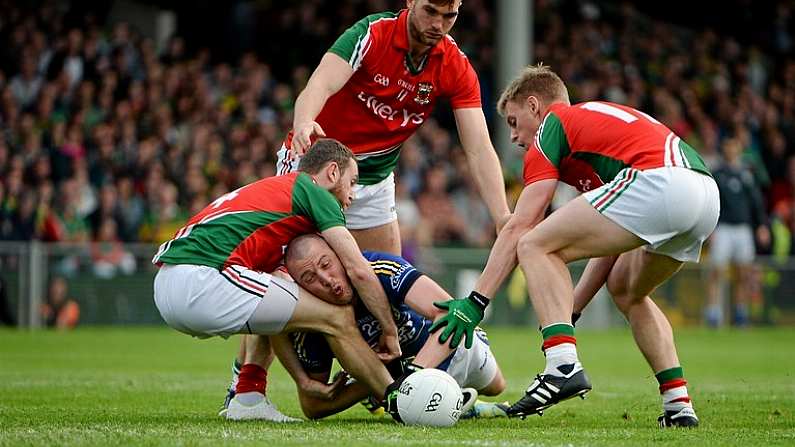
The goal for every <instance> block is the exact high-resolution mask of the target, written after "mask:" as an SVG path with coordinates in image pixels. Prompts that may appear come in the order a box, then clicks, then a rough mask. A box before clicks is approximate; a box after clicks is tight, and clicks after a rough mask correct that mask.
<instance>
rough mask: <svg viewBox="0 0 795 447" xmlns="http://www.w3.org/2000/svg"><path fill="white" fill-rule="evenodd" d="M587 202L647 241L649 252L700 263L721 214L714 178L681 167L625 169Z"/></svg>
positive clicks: (589, 197) (589, 194)
mask: <svg viewBox="0 0 795 447" xmlns="http://www.w3.org/2000/svg"><path fill="white" fill-rule="evenodd" d="M583 197H585V199H586V200H587V201H588V202H589V203H590V204H591V205H593V207H594V208H595V209H596V210H597V211H599V212H600V213H602V215H604V216H605V217H607V218H608V219H610V220H612V221H613V222H615V223H617V224H618V225H620V226H621V227H623V228H625V229H626V230H627V231H629V232H631V233H633V234H635V235H636V236H638V237H639V238H641V239H643V240H645V241H646V242H648V246H647V248H646V249H647V250H648V251H651V252H654V253H659V254H663V255H666V256H669V257H671V258H674V259H676V260H678V261H683V262H685V261H689V262H698V260H699V257H700V255H701V246H702V245H703V243H704V241H705V240H706V239H707V238H708V237H709V235H710V234H711V233H712V230H714V229H715V225H716V224H717V223H718V215H719V214H720V196H719V195H718V186H717V185H716V184H715V181H714V180H713V179H712V177H709V176H707V175H704V174H701V173H699V172H696V171H693V170H690V169H687V168H681V167H665V168H656V169H647V170H644V171H640V170H637V169H632V168H626V169H624V170H622V171H621V172H619V173H618V175H616V177H615V178H614V179H613V180H612V181H611V182H609V183H607V184H605V185H602V186H601V187H599V188H597V189H594V190H593V191H588V192H587V193H585V194H583Z"/></svg>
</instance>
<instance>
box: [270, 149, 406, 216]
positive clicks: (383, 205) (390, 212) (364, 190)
mask: <svg viewBox="0 0 795 447" xmlns="http://www.w3.org/2000/svg"><path fill="white" fill-rule="evenodd" d="M278 156H279V159H278V161H277V162H276V173H277V174H278V175H284V174H288V173H290V172H293V171H296V170H298V163H299V162H300V161H301V157H299V156H293V155H292V154H291V152H290V151H289V150H288V149H287V148H286V147H284V145H282V148H281V149H279V153H278ZM396 220H397V211H395V174H394V173H390V174H389V176H388V177H387V178H385V179H383V180H381V181H380V182H378V183H376V184H373V185H356V186H354V187H353V202H352V203H351V206H350V207H348V209H347V210H345V226H346V227H348V228H349V229H351V230H366V229H368V228H375V227H380V226H381V225H385V224H388V223H390V222H394V221H396Z"/></svg>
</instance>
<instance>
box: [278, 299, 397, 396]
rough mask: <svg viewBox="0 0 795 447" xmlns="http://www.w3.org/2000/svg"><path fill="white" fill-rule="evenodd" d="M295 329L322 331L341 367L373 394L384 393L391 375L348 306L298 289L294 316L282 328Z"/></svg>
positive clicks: (290, 330) (291, 330)
mask: <svg viewBox="0 0 795 447" xmlns="http://www.w3.org/2000/svg"><path fill="white" fill-rule="evenodd" d="M294 331H311V332H320V333H322V334H324V335H325V337H326V340H327V341H328V343H329V346H330V347H331V350H332V351H333V352H334V355H335V356H336V357H337V360H338V361H339V362H340V364H341V365H342V367H343V368H345V370H346V371H348V373H350V375H351V376H353V377H354V378H356V379H357V380H358V381H360V382H362V383H364V384H365V385H367V387H368V388H369V389H370V391H371V392H372V393H373V395H374V396H375V397H376V398H378V399H382V398H383V397H384V392H385V391H386V387H387V385H389V384H390V383H392V376H390V374H389V372H388V371H387V370H386V368H385V367H384V365H383V364H382V363H381V361H380V360H379V359H378V357H377V356H376V354H375V352H373V350H372V349H370V347H369V346H368V345H367V343H366V342H365V341H364V339H363V338H362V336H361V334H360V333H359V330H358V328H357V326H356V323H355V321H354V318H353V309H352V308H351V307H350V306H335V305H333V304H329V303H327V302H325V301H323V300H321V299H319V298H316V297H315V296H314V295H312V294H310V293H309V292H307V291H306V290H304V289H300V291H299V299H298V304H297V305H296V307H295V311H294V312H293V316H292V317H291V318H290V321H289V322H288V323H287V325H286V326H285V327H284V329H283V330H282V332H294Z"/></svg>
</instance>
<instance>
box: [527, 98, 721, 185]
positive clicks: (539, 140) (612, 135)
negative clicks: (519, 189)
mask: <svg viewBox="0 0 795 447" xmlns="http://www.w3.org/2000/svg"><path fill="white" fill-rule="evenodd" d="M536 153H540V154H541V155H542V156H543V158H545V159H546V161H547V162H548V163H539V160H538V157H537V155H536ZM547 164H551V166H547V168H544V166H545V165H547ZM628 167H631V168H634V169H638V170H647V169H655V168H662V167H682V168H686V169H692V170H694V171H697V172H701V173H703V174H706V175H710V174H709V170H708V169H707V167H706V165H705V164H704V161H703V160H702V159H701V157H700V156H699V155H698V153H697V152H696V150H695V149H693V148H692V147H691V146H690V145H689V144H687V143H686V142H685V141H683V140H682V139H681V138H680V137H679V136H677V135H676V134H674V132H673V131H671V130H670V129H669V128H668V127H667V126H665V125H664V124H662V123H661V122H659V121H657V120H656V119H654V118H653V117H651V116H650V115H648V114H646V113H643V112H641V111H639V110H636V109H633V108H632V107H628V106H624V105H620V104H614V103H610V102H603V101H589V102H584V103H579V104H574V105H571V106H569V105H566V104H563V103H557V104H553V105H551V106H550V108H549V113H548V114H547V115H546V116H545V117H544V120H543V122H542V123H541V125H540V126H539V128H538V131H537V133H536V136H535V141H534V144H533V148H531V149H530V150H528V153H527V155H526V156H525V183H526V184H529V183H531V182H532V181H536V180H540V179H542V178H549V177H550V174H549V173H547V172H545V171H549V170H550V169H551V170H553V171H555V173H556V175H557V177H558V178H559V179H560V180H561V181H564V182H566V183H568V184H570V185H572V186H574V187H577V188H578V189H580V190H581V191H587V190H589V189H593V188H595V187H598V186H601V184H604V183H607V182H609V181H611V180H612V179H613V178H615V177H616V175H617V174H618V173H619V172H620V171H621V170H623V169H625V168H628Z"/></svg>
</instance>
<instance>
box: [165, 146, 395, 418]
mask: <svg viewBox="0 0 795 447" xmlns="http://www.w3.org/2000/svg"><path fill="white" fill-rule="evenodd" d="M299 171H300V172H296V173H293V174H288V175H283V176H277V177H269V178H266V179H262V180H259V181H257V182H254V183H251V184H249V185H246V186H244V187H241V188H239V189H237V190H236V191H233V192H231V193H229V194H226V195H224V196H222V197H220V198H218V199H217V200H215V201H214V202H212V203H211V204H210V205H208V206H207V207H206V208H205V209H204V210H202V211H201V212H199V214H197V215H196V216H194V217H192V218H191V219H190V220H189V221H188V224H187V225H186V226H185V227H184V228H182V229H180V230H179V231H178V232H177V233H176V235H175V237H174V239H172V240H170V241H168V242H166V243H164V244H163V245H161V246H160V249H159V250H158V252H157V254H156V255H155V256H154V259H153V260H152V262H154V263H155V264H157V265H159V266H160V270H159V271H158V273H157V275H156V277H155V280H154V299H155V304H156V306H157V308H158V310H159V311H160V315H161V316H162V317H163V319H164V320H165V321H166V323H168V325H169V326H171V327H173V328H174V329H177V330H179V331H181V332H184V333H186V334H189V335H193V336H195V337H199V338H207V337H211V336H215V335H218V336H222V337H228V336H230V335H233V334H240V333H245V334H264V335H271V334H278V333H280V332H284V331H296V330H306V331H316V332H320V333H322V334H323V335H324V336H325V337H326V340H327V341H328V343H329V345H330V346H331V347H332V349H333V351H334V352H335V354H336V355H337V356H338V358H339V359H340V363H341V364H342V365H344V367H345V369H346V370H347V371H349V372H350V373H351V375H352V376H353V377H356V378H357V379H358V380H360V381H361V382H362V383H364V384H366V385H367V387H368V389H370V390H371V391H372V392H373V394H374V395H375V396H377V397H378V398H382V397H384V393H385V390H386V387H387V385H389V384H390V383H391V382H392V381H393V380H392V377H391V376H390V375H389V372H388V371H387V370H386V368H385V367H384V365H383V364H382V363H381V361H380V360H379V358H378V357H377V356H376V354H375V353H373V351H372V350H371V349H370V347H369V346H368V345H367V344H366V343H365V342H364V340H363V339H362V337H361V335H360V334H359V331H357V330H356V327H355V324H354V320H353V312H352V311H351V310H350V309H348V308H341V307H338V306H332V305H330V304H328V303H326V302H325V301H322V300H320V299H318V298H316V297H314V296H313V295H312V294H311V293H309V292H307V291H306V290H304V289H302V288H301V287H299V286H298V285H297V284H296V283H294V282H292V281H288V280H284V279H282V278H277V277H274V276H272V275H271V274H269V273H265V272H273V271H274V270H275V269H276V268H277V267H278V265H279V264H280V263H281V260H282V255H283V247H284V246H285V245H287V244H288V243H289V242H290V241H291V240H292V239H293V238H294V237H296V236H300V235H302V234H307V233H316V232H318V231H319V232H320V234H321V235H322V237H323V238H324V239H325V240H326V241H327V242H328V244H329V245H330V246H331V247H333V249H334V252H335V253H336V254H337V255H338V256H339V258H340V260H341V262H342V264H343V265H344V267H345V271H346V272H347V274H348V276H349V277H350V278H351V281H352V282H353V284H354V286H355V287H356V289H357V291H358V292H359V293H360V296H361V297H362V299H363V301H364V303H365V305H366V306H367V308H368V309H369V310H370V311H371V312H373V315H376V319H377V320H378V321H379V322H380V323H381V324H382V325H383V327H384V328H385V330H384V331H383V332H382V335H381V337H380V338H379V343H378V344H379V350H380V356H381V357H382V359H383V360H392V359H395V358H398V357H399V356H400V346H399V344H398V338H397V327H396V326H395V322H394V320H393V319H392V313H391V309H390V306H389V302H388V301H387V299H386V295H385V294H384V290H383V289H382V288H381V285H380V283H379V282H378V279H377V278H376V276H375V274H374V273H373V270H372V268H370V265H369V263H368V262H367V260H366V259H365V258H364V257H363V256H362V254H361V251H360V250H359V247H358V246H357V245H356V242H355V241H354V239H353V237H352V236H351V234H350V233H349V232H348V230H347V229H346V228H345V218H344V217H343V214H342V208H343V207H345V206H348V205H349V204H350V202H351V200H352V192H351V191H352V187H353V185H355V184H356V179H357V177H358V168H357V165H356V162H355V160H354V158H353V153H352V152H351V151H350V149H348V148H347V147H345V146H344V145H342V144H341V143H339V142H338V141H336V140H331V139H321V140H318V141H317V142H316V143H315V144H314V145H313V146H312V148H311V149H310V150H309V151H308V152H307V154H306V155H305V156H304V158H303V159H302V161H301V165H300V166H299ZM341 205H342V206H341ZM267 343H268V340H267V337H261V340H254V341H253V342H252V343H251V347H252V349H254V350H256V349H261V350H262V351H264V352H270V347H269V345H268V344H267ZM266 360H267V358H266ZM267 366H268V365H267V361H266V362H265V363H259V364H257V363H248V364H244V365H243V367H242V370H241V373H240V380H239V382H238V384H237V391H238V394H237V395H236V396H235V400H234V401H233V402H231V403H230V404H229V408H228V411H227V414H226V416H227V418H229V419H266V420H275V421H288V420H290V419H289V418H287V417H285V416H284V415H282V414H281V413H279V412H278V410H276V408H275V407H274V406H273V405H272V404H271V403H270V401H268V400H267V399H266V398H265V395H264V391H265V382H266V369H265V368H267Z"/></svg>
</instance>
